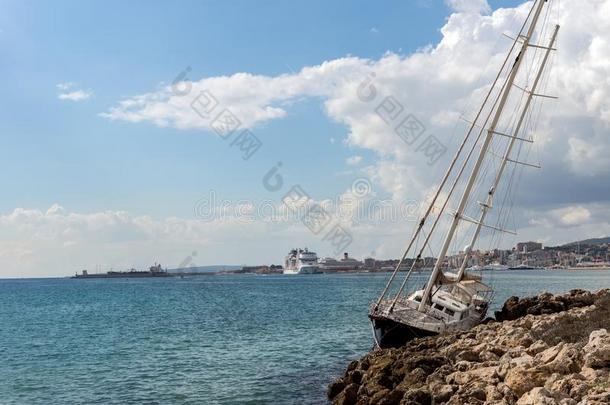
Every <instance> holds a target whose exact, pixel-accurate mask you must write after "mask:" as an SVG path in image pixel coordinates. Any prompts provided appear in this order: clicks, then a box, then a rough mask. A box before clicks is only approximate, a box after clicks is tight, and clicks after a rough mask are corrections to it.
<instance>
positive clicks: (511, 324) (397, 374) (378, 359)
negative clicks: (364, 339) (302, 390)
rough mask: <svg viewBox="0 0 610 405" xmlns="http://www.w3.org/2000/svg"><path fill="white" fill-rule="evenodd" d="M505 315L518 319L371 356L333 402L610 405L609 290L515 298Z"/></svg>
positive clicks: (333, 393)
mask: <svg viewBox="0 0 610 405" xmlns="http://www.w3.org/2000/svg"><path fill="white" fill-rule="evenodd" d="M498 313H499V314H502V315H500V316H499V318H501V319H511V320H506V321H504V322H497V321H490V322H488V323H486V324H484V325H479V326H477V327H476V328H473V329H472V330H470V331H467V332H455V333H448V334H444V335H441V336H437V337H429V338H423V339H417V340H413V341H411V342H409V343H407V344H406V345H405V346H403V347H401V348H398V349H385V350H376V351H374V352H371V353H370V354H368V355H366V356H365V357H363V358H362V359H361V360H359V361H354V362H352V363H351V364H350V365H349V366H348V368H347V370H346V372H345V374H344V375H343V376H342V377H341V378H339V379H338V380H336V381H335V382H333V383H332V384H331V385H330V386H329V389H328V396H329V399H330V400H331V401H332V402H333V403H334V404H341V405H356V404H358V405H373V404H381V405H416V404H430V405H432V404H449V405H460V404H464V405H465V404H468V405H475V404H490V405H491V404H494V405H495V404H497V405H500V404H505V405H509V404H518V405H529V404H532V405H533V404H553V405H592V404H610V332H608V331H609V330H610V291H609V290H602V291H599V292H597V293H589V292H586V291H581V290H575V291H572V292H570V294H566V295H560V296H553V295H551V294H542V295H540V296H538V297H533V298H526V299H522V300H519V299H515V298H511V299H509V300H508V301H507V302H506V304H505V305H504V307H503V308H502V310H501V311H499V312H498ZM519 314H520V315H519Z"/></svg>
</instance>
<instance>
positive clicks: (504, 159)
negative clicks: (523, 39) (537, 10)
mask: <svg viewBox="0 0 610 405" xmlns="http://www.w3.org/2000/svg"><path fill="white" fill-rule="evenodd" d="M558 32H559V25H556V26H555V31H554V32H553V36H552V38H551V41H550V43H549V46H548V47H547V48H546V52H545V53H544V58H543V59H542V63H541V65H540V68H539V69H538V73H537V74H536V78H535V79H534V83H533V84H532V89H531V90H530V91H529V92H528V96H527V100H526V101H525V106H524V107H523V111H521V115H520V116H519V121H518V122H517V126H516V127H515V131H514V133H513V134H512V137H511V139H510V142H509V143H508V146H507V147H506V151H505V152H504V156H503V157H502V163H501V164H500V168H499V169H498V173H497V174H496V178H495V180H494V183H493V185H492V186H491V189H489V193H488V194H487V201H486V202H485V203H481V216H480V217H479V221H478V222H477V224H476V229H475V231H474V234H473V235H472V240H471V241H470V244H469V245H468V246H469V249H467V251H466V252H464V260H463V261H462V265H461V267H460V270H459V272H458V276H457V280H458V281H460V280H461V279H462V278H463V277H464V272H465V270H466V266H467V264H468V258H469V256H470V252H471V251H472V248H473V247H474V245H475V243H476V242H477V239H478V238H479V235H480V233H481V228H482V226H483V223H484V222H485V217H486V216H487V213H488V212H489V210H490V209H491V207H492V203H493V198H494V195H495V192H496V189H497V187H498V184H499V183H500V179H501V178H502V174H503V173H504V169H505V168H506V164H507V163H508V162H510V161H511V160H510V154H511V152H512V150H513V147H514V146H515V142H516V141H517V140H518V139H519V138H518V136H519V132H520V131H521V125H522V124H523V121H524V120H525V116H526V115H527V112H528V110H529V107H530V104H531V103H532V100H533V99H534V96H536V89H537V88H538V83H539V82H540V79H541V77H542V74H543V73H544V67H545V66H546V63H547V61H548V59H549V55H550V53H551V51H552V50H553V45H555V40H556V39H557V33H558Z"/></svg>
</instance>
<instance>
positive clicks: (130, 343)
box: [0, 270, 610, 405]
mask: <svg viewBox="0 0 610 405" xmlns="http://www.w3.org/2000/svg"><path fill="white" fill-rule="evenodd" d="M388 277H389V274H387V273H384V274H367V273H363V274H334V275H329V274H321V275H308V276H282V275H271V276H262V275H228V276H199V277H197V276H193V277H186V278H163V279H89V280H82V279H81V280H78V279H12V280H0V404H19V405H21V404H325V403H327V401H326V397H325V391H326V387H327V385H328V384H329V383H330V382H331V381H332V380H333V379H334V378H336V377H337V376H339V375H341V373H342V372H343V370H344V369H345V367H346V366H347V364H348V363H349V362H350V361H351V360H354V359H358V358H359V357H361V356H362V355H364V354H365V353H367V352H368V351H369V350H370V349H371V348H372V347H373V339H372V332H371V326H370V323H369V321H368V319H367V311H368V308H369V305H370V304H371V302H372V301H373V300H374V299H375V298H376V297H377V296H378V294H379V293H380V291H381V290H382V289H383V286H384V285H385V283H386V280H387V278H388ZM426 277H427V274H419V275H417V276H416V277H415V279H414V284H415V285H416V286H417V284H418V283H420V284H423V282H424V279H425V278H426ZM484 278H485V281H487V282H488V283H490V284H492V285H493V286H494V287H495V291H496V293H495V298H494V306H495V307H494V308H493V309H497V308H498V307H501V305H502V303H503V302H504V301H505V300H506V298H508V297H510V296H513V295H517V296H529V295H534V294H537V293H540V292H543V291H549V292H553V293H559V292H566V291H568V290H570V289H574V288H582V289H590V290H598V289H600V288H605V287H610V272H607V271H578V272H569V271H537V270H534V271H491V272H485V274H484Z"/></svg>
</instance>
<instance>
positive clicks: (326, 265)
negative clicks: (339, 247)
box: [319, 253, 364, 273]
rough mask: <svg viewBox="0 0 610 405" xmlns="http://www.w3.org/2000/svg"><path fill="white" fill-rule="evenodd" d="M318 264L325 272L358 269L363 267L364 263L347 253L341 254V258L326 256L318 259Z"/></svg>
mask: <svg viewBox="0 0 610 405" xmlns="http://www.w3.org/2000/svg"><path fill="white" fill-rule="evenodd" d="M319 265H320V268H321V269H322V271H323V272H325V273H331V272H339V271H348V270H358V269H360V268H362V267H364V263H362V262H361V261H359V260H356V259H352V258H351V257H349V255H348V254H347V253H344V254H343V258H342V259H341V260H337V259H333V258H332V257H326V258H324V259H322V260H320V262H319Z"/></svg>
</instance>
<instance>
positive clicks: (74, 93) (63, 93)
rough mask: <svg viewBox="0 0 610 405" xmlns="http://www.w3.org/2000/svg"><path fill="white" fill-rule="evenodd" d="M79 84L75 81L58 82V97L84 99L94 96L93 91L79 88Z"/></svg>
mask: <svg viewBox="0 0 610 405" xmlns="http://www.w3.org/2000/svg"><path fill="white" fill-rule="evenodd" d="M76 86H77V84H76V83H74V82H65V83H59V84H57V86H56V87H57V90H58V93H57V98H58V99H60V100H68V101H84V100H87V99H89V98H91V96H93V91H91V90H83V89H77V88H76Z"/></svg>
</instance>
